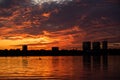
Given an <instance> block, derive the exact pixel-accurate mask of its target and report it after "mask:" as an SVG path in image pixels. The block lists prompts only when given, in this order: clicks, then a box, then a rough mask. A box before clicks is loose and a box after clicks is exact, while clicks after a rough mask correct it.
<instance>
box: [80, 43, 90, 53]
mask: <svg viewBox="0 0 120 80" xmlns="http://www.w3.org/2000/svg"><path fill="white" fill-rule="evenodd" d="M82 48H83V51H89V50H91V42H89V41H88V42H83V45H82Z"/></svg>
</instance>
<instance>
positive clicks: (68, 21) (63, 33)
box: [0, 0, 120, 50]
mask: <svg viewBox="0 0 120 80" xmlns="http://www.w3.org/2000/svg"><path fill="white" fill-rule="evenodd" d="M103 40H107V41H108V42H109V48H120V2H119V0H0V49H17V48H21V46H22V45H28V46H29V49H30V50H31V49H34V50H36V49H51V47H53V46H58V47H60V49H73V48H77V49H81V46H82V42H84V41H92V42H94V41H103Z"/></svg>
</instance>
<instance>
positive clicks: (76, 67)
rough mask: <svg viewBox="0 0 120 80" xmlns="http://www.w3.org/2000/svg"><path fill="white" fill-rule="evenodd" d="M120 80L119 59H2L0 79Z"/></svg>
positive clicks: (43, 57) (0, 59)
mask: <svg viewBox="0 0 120 80" xmlns="http://www.w3.org/2000/svg"><path fill="white" fill-rule="evenodd" d="M1 79H2V80H3V79H19V80H21V79H28V80H30V79H34V80H120V56H29V57H0V80H1Z"/></svg>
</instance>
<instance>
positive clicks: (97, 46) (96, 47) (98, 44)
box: [92, 42, 100, 50]
mask: <svg viewBox="0 0 120 80" xmlns="http://www.w3.org/2000/svg"><path fill="white" fill-rule="evenodd" d="M92 49H93V50H100V42H93V43H92Z"/></svg>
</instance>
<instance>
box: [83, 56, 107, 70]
mask: <svg viewBox="0 0 120 80" xmlns="http://www.w3.org/2000/svg"><path fill="white" fill-rule="evenodd" d="M83 68H84V70H86V71H91V70H92V71H100V70H107V69H108V56H107V55H103V56H100V55H93V56H91V55H84V56H83Z"/></svg>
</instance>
